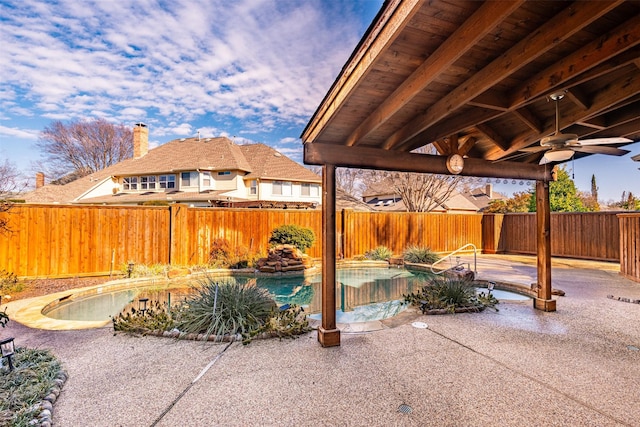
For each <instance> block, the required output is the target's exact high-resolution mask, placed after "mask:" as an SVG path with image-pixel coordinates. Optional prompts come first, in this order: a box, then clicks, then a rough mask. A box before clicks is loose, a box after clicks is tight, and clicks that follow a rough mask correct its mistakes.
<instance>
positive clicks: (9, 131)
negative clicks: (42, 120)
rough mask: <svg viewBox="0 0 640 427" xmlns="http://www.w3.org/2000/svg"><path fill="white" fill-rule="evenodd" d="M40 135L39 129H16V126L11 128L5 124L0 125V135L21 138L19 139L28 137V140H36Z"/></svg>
mask: <svg viewBox="0 0 640 427" xmlns="http://www.w3.org/2000/svg"><path fill="white" fill-rule="evenodd" d="M39 135H40V131H39V130H35V129H18V128H12V127H7V126H2V125H0V136H1V137H7V136H8V137H14V138H21V139H30V140H34V141H35V140H37V139H38V136H39Z"/></svg>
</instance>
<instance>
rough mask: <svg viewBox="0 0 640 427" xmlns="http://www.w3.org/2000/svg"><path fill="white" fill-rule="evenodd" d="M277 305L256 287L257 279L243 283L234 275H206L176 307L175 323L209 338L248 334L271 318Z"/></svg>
mask: <svg viewBox="0 0 640 427" xmlns="http://www.w3.org/2000/svg"><path fill="white" fill-rule="evenodd" d="M216 288H217V289H218V290H217V296H216ZM214 303H215V304H214ZM275 307H276V304H275V302H274V301H273V299H271V297H270V296H269V293H268V292H267V291H266V290H265V289H262V288H259V287H257V286H256V285H255V280H252V281H250V282H248V283H246V284H240V283H237V282H236V280H235V279H233V278H231V279H228V280H226V281H216V280H214V279H212V278H207V279H206V280H204V281H201V282H200V283H199V284H198V285H197V286H196V287H195V289H194V293H193V294H192V295H190V296H188V297H187V298H186V299H185V300H184V301H183V302H182V303H181V304H180V305H179V306H178V307H177V309H176V313H175V322H176V323H175V326H176V328H178V329H179V330H180V331H181V332H183V333H186V334H189V333H195V334H204V335H205V338H206V339H208V338H209V336H211V335H213V336H217V337H220V338H221V337H223V336H224V335H235V334H238V333H239V334H242V335H245V336H248V335H249V334H250V333H251V332H253V331H256V330H258V329H259V328H260V327H262V326H263V325H264V324H265V323H266V322H267V321H268V320H269V318H270V316H271V312H272V310H273V309H274V308H275Z"/></svg>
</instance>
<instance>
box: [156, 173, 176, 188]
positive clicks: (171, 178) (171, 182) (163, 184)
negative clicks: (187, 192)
mask: <svg viewBox="0 0 640 427" xmlns="http://www.w3.org/2000/svg"><path fill="white" fill-rule="evenodd" d="M159 184H160V188H176V176H175V175H160V182H159Z"/></svg>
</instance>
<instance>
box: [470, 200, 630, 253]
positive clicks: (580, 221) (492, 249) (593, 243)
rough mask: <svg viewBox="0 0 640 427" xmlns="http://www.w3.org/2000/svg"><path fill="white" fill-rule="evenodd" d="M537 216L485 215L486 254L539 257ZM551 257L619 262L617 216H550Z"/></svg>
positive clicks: (612, 213)
mask: <svg viewBox="0 0 640 427" xmlns="http://www.w3.org/2000/svg"><path fill="white" fill-rule="evenodd" d="M536 229H537V225H536V214H535V213H522V214H519V213H510V214H506V215H501V214H486V215H485V217H484V219H483V234H484V238H485V246H484V247H483V249H484V251H485V252H486V253H514V254H535V253H536ZM551 254H552V255H553V256H558V257H567V258H584V259H592V260H601V261H619V260H620V226H619V221H618V217H617V213H616V212H580V213H559V212H558V213H552V214H551Z"/></svg>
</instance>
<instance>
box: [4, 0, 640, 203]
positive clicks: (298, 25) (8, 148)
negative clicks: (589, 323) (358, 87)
mask: <svg viewBox="0 0 640 427" xmlns="http://www.w3.org/2000/svg"><path fill="white" fill-rule="evenodd" d="M381 6H382V0H234V1H229V0H172V1H164V0H111V1H91V0H55V1H54V0H49V1H35V0H0V163H4V160H5V159H8V160H9V161H10V162H11V163H13V164H14V165H15V166H16V167H17V168H18V169H19V170H21V171H22V172H24V173H25V175H27V176H30V177H31V176H34V174H35V171H36V170H35V165H34V164H33V163H34V162H35V161H38V160H41V157H40V151H39V150H38V149H37V147H36V146H35V143H36V142H37V140H38V136H39V134H40V132H41V131H42V130H43V129H44V128H45V127H46V126H48V125H49V124H51V123H52V122H53V121H55V120H60V121H63V122H67V121H70V120H91V119H96V118H104V119H106V120H108V121H109V122H112V123H114V124H125V125H131V126H133V124H135V123H138V122H143V123H145V124H147V125H148V126H149V142H150V148H153V147H156V146H158V145H159V144H163V143H165V142H168V141H170V140H173V139H176V138H183V137H192V136H197V135H198V132H199V133H200V135H201V136H202V137H209V136H228V137H230V138H232V139H233V140H234V141H235V142H236V143H238V144H243V143H255V142H262V143H265V144H268V145H270V146H272V147H274V148H275V149H277V150H278V151H280V152H281V153H283V154H285V155H287V156H289V157H291V158H292V159H294V160H296V161H298V162H302V144H301V141H300V134H301V133H302V130H303V129H304V127H305V125H306V124H307V122H308V121H309V119H310V118H311V116H312V114H313V113H314V111H315V109H316V108H317V107H318V105H319V104H320V102H321V101H322V99H323V97H324V95H325V94H326V93H327V91H328V90H329V88H330V87H331V85H332V83H333V82H334V80H335V79H336V77H337V76H338V74H339V72H340V70H341V68H342V66H343V65H344V64H345V63H346V61H347V60H348V58H349V56H350V55H351V52H352V51H353V50H354V48H355V47H356V45H357V44H358V41H359V40H360V38H361V37H362V35H363V34H364V32H365V31H366V29H367V27H368V26H369V24H370V23H371V22H372V21H373V18H374V17H375V15H376V13H377V12H378V11H379V9H380V7H381ZM627 148H628V149H629V147H627ZM630 149H631V151H632V152H631V154H628V155H627V156H625V157H622V158H615V157H610V156H603V155H596V156H590V157H589V158H586V159H580V160H577V161H575V162H569V163H568V165H567V166H568V168H569V169H571V167H572V163H574V164H573V168H574V170H575V172H574V176H575V182H576V185H577V186H578V189H580V190H582V191H589V190H590V188H591V175H592V174H595V176H596V181H597V184H598V187H599V195H600V199H601V200H604V201H606V200H609V199H611V200H618V199H620V196H621V194H622V191H623V190H626V191H632V192H633V193H635V194H640V171H639V170H638V167H640V163H637V162H633V161H631V159H630V157H631V156H632V155H635V154H638V153H640V144H633V145H631V146H630ZM495 189H496V190H497V191H502V192H504V193H507V194H511V193H512V192H513V191H523V190H524V189H526V185H523V186H520V185H519V184H516V185H515V186H513V185H511V183H509V184H506V185H505V184H502V183H500V184H495Z"/></svg>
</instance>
